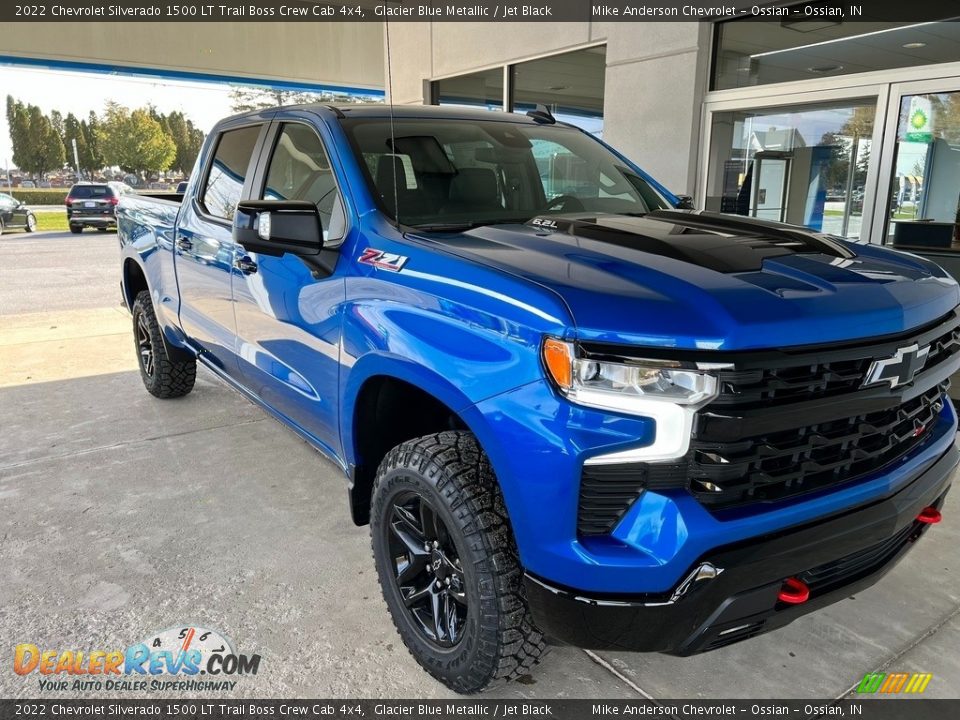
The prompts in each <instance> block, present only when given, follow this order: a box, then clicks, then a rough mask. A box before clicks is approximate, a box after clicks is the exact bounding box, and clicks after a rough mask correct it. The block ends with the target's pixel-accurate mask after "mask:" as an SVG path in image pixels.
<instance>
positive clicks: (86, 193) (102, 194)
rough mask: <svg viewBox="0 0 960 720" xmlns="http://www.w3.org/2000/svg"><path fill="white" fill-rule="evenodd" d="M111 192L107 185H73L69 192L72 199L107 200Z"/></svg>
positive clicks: (111, 194)
mask: <svg viewBox="0 0 960 720" xmlns="http://www.w3.org/2000/svg"><path fill="white" fill-rule="evenodd" d="M112 196H113V190H111V189H110V187H109V186H108V185H74V186H73V188H71V190H70V197H72V198H94V199H96V198H108V197H112Z"/></svg>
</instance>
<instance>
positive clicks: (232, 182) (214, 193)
mask: <svg viewBox="0 0 960 720" xmlns="http://www.w3.org/2000/svg"><path fill="white" fill-rule="evenodd" d="M259 134H260V126H259V125H251V126H249V127H243V128H238V129H237V130H227V131H226V132H225V133H223V134H222V135H221V136H220V140H219V141H218V142H217V150H216V152H215V153H214V155H213V164H212V165H211V166H210V172H209V174H208V175H207V182H206V184H205V185H204V188H203V192H202V193H200V205H201V206H202V207H203V209H204V210H206V211H207V212H208V213H209V214H211V215H213V216H214V217H219V218H223V219H224V220H233V216H234V214H235V213H236V211H237V203H238V202H240V197H241V195H242V193H243V183H244V180H245V179H246V175H247V168H248V167H249V165H250V157H251V155H253V147H254V145H256V143H257V137H258V136H259Z"/></svg>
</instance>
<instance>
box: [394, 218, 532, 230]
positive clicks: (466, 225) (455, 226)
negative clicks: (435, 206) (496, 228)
mask: <svg viewBox="0 0 960 720" xmlns="http://www.w3.org/2000/svg"><path fill="white" fill-rule="evenodd" d="M529 219H530V218H528V217H524V218H504V219H499V220H473V221H470V222H459V223H457V222H451V223H432V224H425V225H410V228H411V229H413V230H418V231H420V232H463V231H464V230H472V229H474V228H478V227H484V226H488V225H513V224H520V225H522V224H524V223H525V222H527V221H528V220H529Z"/></svg>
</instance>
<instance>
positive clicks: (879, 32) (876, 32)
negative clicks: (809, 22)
mask: <svg viewBox="0 0 960 720" xmlns="http://www.w3.org/2000/svg"><path fill="white" fill-rule="evenodd" d="M949 19H950V20H953V19H954V18H949ZM939 24H940V23H939V22H938V21H930V22H922V23H915V24H913V25H900V26H899V27H891V28H884V29H883V30H874V31H873V32H865V33H860V34H859V35H850V36H847V37H838V38H830V39H829V40H821V41H820V42H813V43H809V44H807V45H798V46H796V47H787V48H781V49H779V50H768V51H767V52H762V53H756V54H754V55H751V56H750V57H751V58H753V59H754V60H756V59H757V58H762V57H770V56H771V55H779V54H781V53H788V52H796V51H797V50H809V49H810V48H815V47H823V46H824V45H835V44H836V43H843V42H848V41H850V40H860V39H861V38H866V37H874V36H876V35H885V34H886V33H891V32H898V31H900V30H909V29H911V28H918V27H925V26H926V25H939Z"/></svg>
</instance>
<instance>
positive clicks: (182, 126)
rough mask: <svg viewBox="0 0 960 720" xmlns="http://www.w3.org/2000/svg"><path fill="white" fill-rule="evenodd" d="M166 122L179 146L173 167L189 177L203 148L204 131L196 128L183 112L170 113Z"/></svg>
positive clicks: (165, 119) (171, 135)
mask: <svg viewBox="0 0 960 720" xmlns="http://www.w3.org/2000/svg"><path fill="white" fill-rule="evenodd" d="M164 122H165V124H166V127H167V128H168V132H169V133H170V137H172V138H173V142H174V143H175V144H176V146H177V156H176V158H174V160H173V165H172V166H171V167H172V168H173V169H175V170H177V171H179V172H180V173H182V174H183V175H187V174H189V173H190V171H191V170H193V164H194V162H196V159H197V155H199V154H200V148H201V147H202V146H203V137H204V135H203V131H202V130H200V129H199V128H197V127H195V126H194V124H193V122H192V121H191V120H190V118H188V117H186V116H185V115H184V114H183V113H181V112H172V113H170V114H169V115H167V116H166V117H165V118H164Z"/></svg>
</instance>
